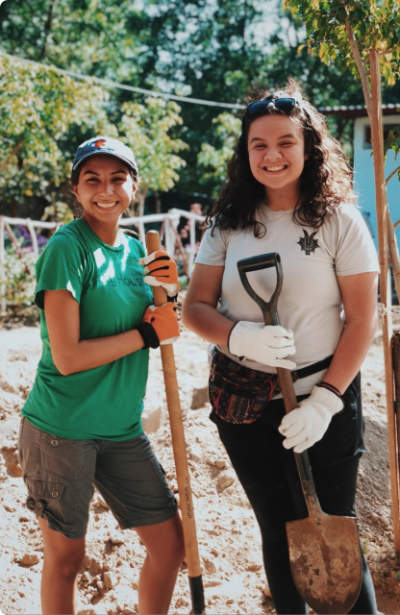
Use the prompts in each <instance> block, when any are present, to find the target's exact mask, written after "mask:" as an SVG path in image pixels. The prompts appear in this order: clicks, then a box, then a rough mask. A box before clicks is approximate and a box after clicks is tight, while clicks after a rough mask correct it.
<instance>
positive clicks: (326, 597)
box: [286, 511, 362, 615]
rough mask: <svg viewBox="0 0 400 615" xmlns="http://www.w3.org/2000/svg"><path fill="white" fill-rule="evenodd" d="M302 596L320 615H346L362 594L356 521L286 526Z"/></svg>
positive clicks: (329, 519) (330, 518)
mask: <svg viewBox="0 0 400 615" xmlns="http://www.w3.org/2000/svg"><path fill="white" fill-rule="evenodd" d="M286 534H287V538H288V545H289V557H290V567H291V571H292V576H293V580H294V582H295V585H296V587H297V590H298V592H299V594H300V595H301V596H302V597H303V598H304V600H305V602H306V603H307V604H308V605H309V606H310V607H312V608H313V609H314V611H315V612H316V613H321V614H322V615H324V614H327V615H328V614H329V615H342V614H343V615H344V614H345V613H348V612H349V611H350V610H351V608H352V607H353V605H354V604H355V602H356V601H357V598H358V596H359V593H360V589H361V581H362V562H361V553H360V547H359V540H358V533H357V527H356V522H355V519H353V518H352V517H339V516H336V515H327V514H326V513H324V512H323V511H320V514H319V515H318V517H316V518H312V517H307V518H306V519H299V520H296V521H289V522H288V523H287V524H286Z"/></svg>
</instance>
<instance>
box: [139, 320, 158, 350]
mask: <svg viewBox="0 0 400 615" xmlns="http://www.w3.org/2000/svg"><path fill="white" fill-rule="evenodd" d="M136 329H137V330H138V331H139V333H140V335H141V336H142V338H143V342H144V347H145V348H158V347H159V345H160V340H159V339H158V336H157V333H156V332H155V331H154V328H153V327H152V326H151V324H150V323H149V322H141V323H140V325H138V326H137V327H136Z"/></svg>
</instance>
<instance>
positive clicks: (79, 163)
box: [20, 137, 183, 614]
mask: <svg viewBox="0 0 400 615" xmlns="http://www.w3.org/2000/svg"><path fill="white" fill-rule="evenodd" d="M71 179H72V186H73V191H74V194H75V196H76V198H77V200H78V202H79V204H80V206H81V208H82V211H83V214H82V217H81V218H79V219H77V220H74V221H73V222H71V223H70V224H67V225H66V226H64V227H62V228H61V229H59V230H58V231H57V233H56V234H55V235H54V236H53V237H52V238H51V240H50V241H49V243H48V245H47V246H46V249H45V250H44V252H43V254H42V255H41V256H40V258H39V260H38V262H37V265H36V277H37V286H36V295H35V301H36V303H37V305H38V307H39V308H40V318H41V337H42V342H43V351H42V356H41V359H40V362H39V366H38V370H37V374H36V378H35V382H34V385H33V388H32V391H31V393H30V395H29V397H28V399H27V402H26V404H25V405H24V407H23V409H22V415H23V418H22V424H21V432H20V459H21V466H22V470H23V476H24V480H25V482H26V485H27V488H28V499H27V505H28V507H29V508H30V509H31V510H33V511H34V512H35V513H36V514H37V516H38V520H39V525H40V528H41V531H42V534H43V542H44V565H43V574H42V591H41V598H42V610H43V613H52V614H55V613H73V612H74V605H73V603H74V584H75V579H76V576H77V573H78V571H79V568H80V565H81V563H82V560H83V557H84V551H85V533H86V526H87V520H88V509H89V503H90V500H91V497H92V495H93V491H94V486H96V487H97V489H98V490H99V491H100V493H101V494H102V496H103V497H104V499H105V500H106V502H107V504H108V506H109V507H110V509H111V511H112V513H113V514H114V516H115V517H116V519H117V520H118V522H119V524H120V527H121V528H135V529H136V531H137V533H138V535H139V537H140V539H141V541H142V542H143V544H144V545H145V547H146V549H147V557H146V560H145V562H144V565H143V568H142V571H141V574H140V580H139V611H140V613H166V612H167V611H168V606H169V603H170V600H171V596H172V591H173V588H174V585H175V581H176V576H177V572H178V569H179V566H180V564H181V562H182V559H183V539H182V531H181V523H180V519H179V516H178V514H177V506H176V501H175V498H174V496H173V494H172V492H171V491H170V489H169V487H168V485H167V484H166V481H165V477H164V472H163V470H162V468H161V466H160V464H159V463H158V461H157V459H156V457H155V456H154V453H153V452H152V450H151V447H150V444H149V441H148V439H147V436H146V435H145V434H144V433H143V429H142V424H141V412H142V409H143V397H144V393H145V387H146V380H147V372H148V354H149V350H148V349H149V347H157V346H158V345H159V344H163V343H169V342H170V341H171V340H173V339H174V338H176V337H177V335H179V328H178V321H177V315H176V308H175V305H174V303H173V302H167V303H165V304H164V305H162V306H160V307H156V308H155V307H154V306H152V305H151V304H152V293H151V288H150V286H149V284H152V285H159V284H161V285H162V286H164V287H165V288H166V290H167V292H168V293H169V294H170V295H174V294H176V292H177V288H178V278H177V272H176V265H175V263H174V262H173V261H172V260H171V259H170V258H169V256H168V255H167V253H166V252H164V251H160V252H159V253H157V254H154V255H150V256H149V257H146V258H144V257H145V253H144V249H143V246H142V245H141V243H140V242H139V241H138V240H137V239H135V238H134V237H132V236H131V235H128V234H125V233H123V232H122V231H121V230H120V229H119V220H120V217H121V215H122V214H123V212H124V211H125V210H126V209H127V207H128V206H129V204H130V202H131V200H132V198H133V197H134V194H135V191H136V189H137V184H138V172H137V166H136V162H135V159H134V156H133V153H132V151H131V150H130V149H129V148H128V147H126V146H125V145H124V144H123V143H121V142H120V141H118V140H116V139H112V138H109V137H95V138H93V139H89V140H88V141H85V142H84V143H83V144H81V145H80V146H79V148H78V150H77V152H76V155H75V159H74V162H73V168H72V178H71ZM144 263H145V264H146V265H147V268H144V267H143V264H144ZM144 274H147V276H146V278H144ZM146 282H147V283H146ZM155 588H156V589H155Z"/></svg>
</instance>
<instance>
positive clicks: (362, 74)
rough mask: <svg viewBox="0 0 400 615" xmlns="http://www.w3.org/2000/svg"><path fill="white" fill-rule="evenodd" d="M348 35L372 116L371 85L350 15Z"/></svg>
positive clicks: (347, 26)
mask: <svg viewBox="0 0 400 615" xmlns="http://www.w3.org/2000/svg"><path fill="white" fill-rule="evenodd" d="M346 33H347V38H348V40H349V43H350V47H351V52H352V54H353V58H354V62H355V63H356V66H357V70H358V72H359V74H360V79H361V86H362V91H363V94H364V100H365V106H366V107H367V112H368V115H370V108H371V93H370V88H369V84H368V77H367V71H366V70H365V66H364V63H363V61H362V58H361V54H360V50H359V47H358V43H357V39H356V37H355V35H354V32H353V28H352V27H351V25H350V22H349V16H348V15H346Z"/></svg>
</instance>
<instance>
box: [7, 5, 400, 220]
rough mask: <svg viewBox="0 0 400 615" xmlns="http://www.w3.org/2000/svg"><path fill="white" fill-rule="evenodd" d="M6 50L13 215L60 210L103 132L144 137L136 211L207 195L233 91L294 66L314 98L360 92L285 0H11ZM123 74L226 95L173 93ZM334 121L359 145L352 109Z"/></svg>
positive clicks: (325, 102)
mask: <svg viewBox="0 0 400 615" xmlns="http://www.w3.org/2000/svg"><path fill="white" fill-rule="evenodd" d="M337 4H338V5H339V4H340V3H337ZM0 54H2V55H0V87H1V92H2V95H1V97H0V138H1V140H2V145H3V147H2V149H1V152H0V169H1V174H0V213H4V214H8V215H14V216H15V215H21V216H30V217H32V218H41V217H42V216H43V215H44V212H45V211H46V212H47V213H46V214H45V215H46V216H47V218H48V219H49V218H50V219H51V218H53V219H54V218H59V217H60V216H63V215H65V208H67V209H68V208H70V207H71V206H72V199H71V195H70V190H69V185H68V176H69V171H70V161H71V159H72V156H73V153H74V151H75V149H76V147H77V145H78V144H79V143H80V142H81V141H82V140H84V139H85V138H88V137H89V136H92V135H93V134H94V133H97V134H101V133H103V134H104V133H105V132H106V133H108V134H113V135H119V136H120V137H121V138H122V139H123V140H126V141H127V142H128V143H129V144H130V145H131V146H132V147H133V149H134V150H135V151H136V153H137V156H138V158H139V163H140V172H141V176H142V184H141V191H140V193H139V198H138V202H137V203H136V211H143V210H144V211H145V212H146V213H150V212H152V211H154V210H165V209H167V208H168V207H170V206H179V207H184V208H187V207H188V205H189V203H190V202H193V201H194V200H196V201H200V202H201V203H203V205H205V207H207V205H209V204H210V202H211V200H212V199H213V198H214V197H215V195H216V193H217V192H218V190H219V188H220V186H221V184H222V182H223V178H224V172H225V165H226V161H227V160H228V159H229V156H230V152H231V149H232V145H233V140H234V135H235V131H237V126H238V117H240V111H239V110H233V109H231V108H226V107H225V108H224V106H223V104H224V103H227V102H228V103H230V104H231V105H235V104H237V105H243V104H244V103H245V100H246V97H247V96H249V95H250V94H252V93H253V92H255V91H257V90H259V89H260V88H264V87H275V86H278V85H282V84H284V83H285V82H286V80H287V79H288V77H294V78H296V79H297V80H299V81H300V82H301V84H302V86H303V89H304V91H305V94H306V95H307V96H308V97H309V98H310V99H311V100H312V101H313V103H314V104H316V105H317V106H319V107H327V106H334V105H350V104H351V105H356V104H363V96H362V91H361V85H360V83H359V80H358V78H357V77H356V76H354V74H353V73H352V72H351V70H350V69H349V68H348V67H347V66H346V65H345V64H344V62H343V63H341V61H340V58H337V59H336V61H335V63H334V64H329V65H328V66H326V65H325V64H324V62H323V60H324V59H325V58H322V59H321V58H320V57H319V56H318V54H315V55H314V56H312V55H310V54H309V53H308V51H307V45H306V31H305V28H304V25H303V19H302V14H301V11H297V12H296V11H294V12H289V11H287V10H284V9H283V8H282V6H281V3H280V2H279V1H278V0H268V1H266V2H263V3H260V2H257V1H256V0H195V1H193V2H190V1H187V0H168V2H167V1H166V0H165V1H163V0H109V1H108V2H107V3H105V2H100V1H99V0H30V1H29V2H22V3H21V2H17V0H6V2H4V3H3V4H2V5H1V6H0ZM4 54H7V55H4ZM10 56H14V57H10ZM15 56H17V57H20V58H25V59H27V60H30V61H34V62H37V63H40V65H41V66H38V65H35V64H32V63H28V62H25V61H22V60H17V59H15ZM47 67H48V68H47ZM51 67H53V68H56V69H57V70H58V72H57V71H55V70H53V69H52V68H51ZM60 70H61V71H69V72H72V73H79V74H81V75H82V74H83V75H87V76H88V78H87V79H80V78H79V79H78V78H76V77H73V76H71V75H70V74H69V75H67V74H65V73H63V72H59V71H60ZM90 77H94V78H97V79H105V80H108V82H107V85H105V84H104V83H100V82H99V81H94V80H92V79H90ZM118 84H122V85H123V86H125V87H127V88H130V87H136V88H146V89H148V90H155V91H158V92H159V91H161V92H163V93H165V94H175V95H179V96H188V97H193V98H199V99H207V100H211V101H215V102H216V103H219V104H222V106H220V107H218V106H208V105H198V104H190V103H187V102H180V103H179V104H177V103H176V102H171V101H170V102H168V101H167V100H166V99H165V98H154V97H149V96H147V95H145V94H141V93H138V92H133V91H130V90H129V89H121V88H120V87H118ZM399 94H400V84H399V83H397V84H396V83H394V84H393V85H391V86H390V87H386V88H385V90H384V102H395V101H397V100H398V99H399ZM329 122H330V125H331V129H332V130H333V132H334V133H335V135H336V136H337V137H338V138H339V139H341V140H342V142H343V143H344V144H345V146H346V148H347V150H348V152H349V153H350V154H351V126H352V124H351V121H350V122H349V120H347V119H346V118H343V117H340V116H336V117H329ZM55 204H57V206H55Z"/></svg>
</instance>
